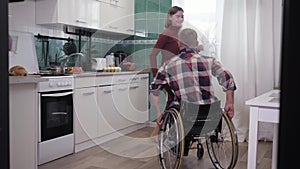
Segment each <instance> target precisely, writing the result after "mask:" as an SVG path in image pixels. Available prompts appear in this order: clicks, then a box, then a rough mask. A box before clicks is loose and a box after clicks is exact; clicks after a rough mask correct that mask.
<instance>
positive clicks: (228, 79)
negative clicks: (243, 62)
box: [149, 28, 236, 156]
mask: <svg viewBox="0 0 300 169" xmlns="http://www.w3.org/2000/svg"><path fill="white" fill-rule="evenodd" d="M178 38H179V41H180V48H181V51H180V54H179V55H176V56H174V57H173V58H171V59H170V60H168V61H167V62H165V63H164V64H163V65H162V66H161V67H160V68H159V70H158V72H157V75H156V77H155V78H154V80H153V82H152V83H151V85H150V87H149V91H150V93H151V99H152V103H153V105H154V107H155V110H156V111H157V120H156V123H157V125H159V126H162V124H163V120H162V117H163V116H162V115H163V112H162V110H161V108H160V97H159V94H160V91H161V90H163V89H164V86H166V85H167V86H169V87H170V88H171V90H172V91H173V93H174V95H175V97H174V101H173V103H172V104H171V105H170V106H171V107H172V106H173V107H176V109H178V110H179V109H181V110H180V114H182V117H183V118H182V119H183V121H184V120H186V119H187V118H190V117H192V116H193V115H194V116H197V117H199V116H200V118H201V117H203V118H204V119H205V118H207V116H208V112H209V111H210V110H211V107H215V105H217V107H218V108H220V101H219V99H218V98H217V97H216V96H215V93H214V90H213V85H212V78H213V77H215V78H216V79H217V81H218V83H219V85H220V86H221V87H222V88H223V91H224V92H225V93H226V101H225V106H224V111H225V112H226V113H227V116H228V117H229V118H230V119H231V118H232V117H233V116H234V91H235V90H236V84H235V82H234V79H233V76H232V74H231V73H230V72H229V71H228V70H226V69H225V68H224V67H223V66H222V65H221V63H220V62H219V61H218V60H216V58H214V57H209V56H202V55H200V54H199V53H198V51H197V46H198V41H197V33H196V31H195V30H193V29H190V28H186V29H183V30H182V31H180V33H179V36H178ZM187 105H189V106H187ZM190 105H192V106H190ZM195 105H196V107H195ZM183 106H186V107H189V109H191V108H192V109H194V110H186V111H183V109H184V108H183ZM190 112H196V114H189V115H188V116H187V115H186V114H188V113H190ZM220 114H222V113H220ZM194 120H195V119H194ZM192 125H194V124H192ZM190 129H193V128H190ZM188 132H190V133H193V132H194V131H192V130H190V131H188ZM185 135H186V137H185V141H184V156H187V155H188V151H189V146H190V142H191V140H192V138H190V136H191V135H190V134H185Z"/></svg>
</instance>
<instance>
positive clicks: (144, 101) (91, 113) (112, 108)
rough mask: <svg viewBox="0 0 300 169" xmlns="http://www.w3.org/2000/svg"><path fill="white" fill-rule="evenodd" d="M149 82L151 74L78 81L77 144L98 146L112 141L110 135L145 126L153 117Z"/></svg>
mask: <svg viewBox="0 0 300 169" xmlns="http://www.w3.org/2000/svg"><path fill="white" fill-rule="evenodd" d="M104 79H105V82H104V81H103V80H104ZM89 81H93V82H92V83H89ZM76 82H78V83H77V84H76ZM108 82H109V83H108ZM148 83H149V75H148V74H137V75H133V74H126V75H114V76H96V77H94V78H84V77H80V78H79V79H77V80H76V78H75V90H74V91H75V93H74V107H75V108H74V109H75V110H74V111H75V118H74V119H75V144H77V145H80V144H82V143H86V142H91V143H93V144H97V143H98V140H99V139H101V138H104V137H105V140H106V141H108V140H109V138H111V137H110V134H118V132H119V131H121V130H123V129H125V130H126V129H127V128H128V127H130V126H133V127H134V125H136V124H145V122H147V121H148V116H149V115H148V114H149V113H148V95H149V94H148ZM87 84H89V86H85V85H87ZM100 142H101V141H100ZM80 149H82V148H80ZM75 151H76V145H75ZM76 152H78V151H76Z"/></svg>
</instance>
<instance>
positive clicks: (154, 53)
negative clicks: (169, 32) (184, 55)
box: [150, 34, 167, 77]
mask: <svg viewBox="0 0 300 169" xmlns="http://www.w3.org/2000/svg"><path fill="white" fill-rule="evenodd" d="M166 41H167V36H165V35H163V34H160V35H159V37H158V39H157V42H156V44H155V45H154V47H153V49H152V51H151V53H150V65H151V69H152V74H153V77H155V76H156V73H157V59H156V58H157V55H158V53H159V52H160V51H161V49H163V48H164V46H165V43H166Z"/></svg>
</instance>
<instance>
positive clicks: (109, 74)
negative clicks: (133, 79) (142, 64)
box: [73, 70, 150, 77]
mask: <svg viewBox="0 0 300 169" xmlns="http://www.w3.org/2000/svg"><path fill="white" fill-rule="evenodd" d="M149 72H150V71H149V70H135V71H121V72H82V73H74V74H73V76H74V77H86V76H112V75H126V74H141V73H149Z"/></svg>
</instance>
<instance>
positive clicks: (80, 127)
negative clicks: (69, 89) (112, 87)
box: [74, 87, 99, 144]
mask: <svg viewBox="0 0 300 169" xmlns="http://www.w3.org/2000/svg"><path fill="white" fill-rule="evenodd" d="M98 114H99V111H98V105H97V100H96V90H95V87H88V88H81V89H75V91H74V115H75V118H74V120H75V123H74V125H75V144H78V143H82V142H85V141H88V140H91V139H94V138H96V137H97V136H98V132H97V130H98V120H97V119H98Z"/></svg>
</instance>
